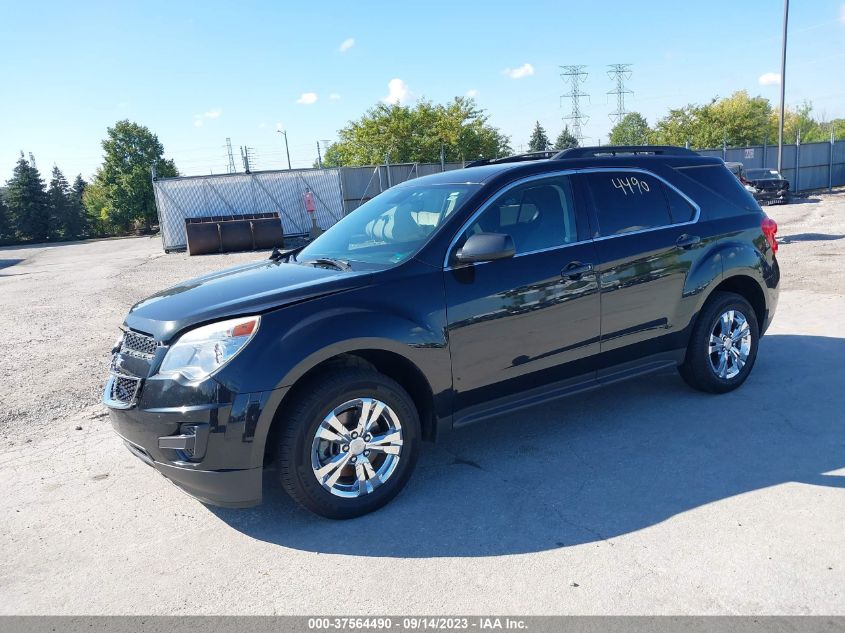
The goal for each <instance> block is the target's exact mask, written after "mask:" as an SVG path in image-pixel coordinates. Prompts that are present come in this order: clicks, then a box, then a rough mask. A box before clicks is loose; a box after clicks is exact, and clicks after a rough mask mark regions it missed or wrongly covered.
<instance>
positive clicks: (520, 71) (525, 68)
mask: <svg viewBox="0 0 845 633" xmlns="http://www.w3.org/2000/svg"><path fill="white" fill-rule="evenodd" d="M502 74H503V75H507V76H508V77H510V78H511V79H522V78H523V77H530V76H531V75H533V74H534V66H532V65H531V64H529V63H525V64H523V65H522V66H520V67H519V68H505V69H504V70H503V71H502Z"/></svg>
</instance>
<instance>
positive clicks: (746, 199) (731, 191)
mask: <svg viewBox="0 0 845 633" xmlns="http://www.w3.org/2000/svg"><path fill="white" fill-rule="evenodd" d="M678 171H680V172H681V173H682V174H683V175H684V176H688V177H689V178H692V179H693V180H695V181H696V182H697V183H698V184H700V185H703V186H704V187H707V188H708V189H709V190H710V191H712V192H713V193H715V194H717V195H718V196H720V197H722V198H724V199H725V200H727V201H728V202H730V203H732V204H734V205H736V206H738V207H741V208H743V209H749V210H752V211H756V210H758V209H759V207H758V206H757V202H755V200H754V196H752V195H751V194H750V193H749V192H748V190H747V189H746V188H745V187H744V186H743V184H742V183H741V182H740V181H739V180H737V178H736V176H734V175H733V174H732V173H731V172H730V171H728V168H727V167H725V166H724V165H707V166H704V167H682V168H680V169H678Z"/></svg>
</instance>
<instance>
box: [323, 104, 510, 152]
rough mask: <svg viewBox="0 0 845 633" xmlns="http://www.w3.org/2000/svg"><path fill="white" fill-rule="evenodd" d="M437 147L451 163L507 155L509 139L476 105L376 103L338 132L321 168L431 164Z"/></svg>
mask: <svg viewBox="0 0 845 633" xmlns="http://www.w3.org/2000/svg"><path fill="white" fill-rule="evenodd" d="M441 146H442V148H443V152H444V155H445V158H446V160H447V161H449V162H453V161H460V160H475V159H477V158H479V157H481V158H494V157H495V156H501V155H505V154H508V153H510V145H509V142H508V138H507V137H506V136H504V135H503V134H501V132H499V130H498V129H497V128H495V127H493V126H491V125H489V123H488V117H487V116H486V115H485V114H484V111H483V110H481V109H479V108H478V107H477V106H476V105H475V101H474V100H472V99H468V98H464V97H456V98H455V99H453V100H452V101H451V102H449V103H446V104H434V103H432V102H430V101H425V100H421V101H418V102H417V103H416V104H415V105H414V106H407V105H405V106H403V105H399V104H385V103H379V104H377V105H376V106H374V107H373V108H371V109H370V110H368V111H367V112H366V113H365V114H364V115H363V116H362V117H361V118H360V119H358V120H355V121H350V122H349V123H348V124H347V126H346V127H344V128H343V129H341V130H340V131H339V132H338V141H337V142H336V143H334V144H332V145H331V146H329V148H328V149H327V150H326V152H325V156H324V157H323V165H325V166H326V167H339V166H355V165H377V164H381V163H383V162H384V161H385V159H386V158H387V159H389V160H390V162H392V163H410V162H421V163H434V162H437V161H439V160H440V150H441Z"/></svg>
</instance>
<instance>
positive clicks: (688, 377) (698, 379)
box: [678, 292, 760, 393]
mask: <svg viewBox="0 0 845 633" xmlns="http://www.w3.org/2000/svg"><path fill="white" fill-rule="evenodd" d="M759 332H760V330H759V326H758V324H757V316H756V314H755V312H754V309H753V308H752V307H751V304H749V303H748V301H746V300H745V299H744V298H743V297H742V296H740V295H738V294H735V293H733V292H717V293H714V294H713V296H712V297H711V298H710V299H709V300H708V301H707V303H706V304H705V305H704V308H703V309H702V310H701V313H700V314H699V315H698V319H697V320H696V322H695V326H694V327H693V331H692V335H691V337H690V341H689V346H688V347H687V355H686V359H685V360H684V363H683V364H682V365H681V366H680V367H679V368H678V371H679V372H680V374H681V376H682V377H683V379H684V380H685V381H686V382H687V384H689V385H690V386H691V387H694V388H695V389H699V390H700V391H706V392H709V393H725V392H727V391H732V390H734V389H736V388H737V387H739V386H740V385H741V384H742V383H743V382H745V380H746V378H748V374H750V373H751V369H752V367H753V366H754V361H755V360H756V358H757V344H758V342H759V339H760V333H759Z"/></svg>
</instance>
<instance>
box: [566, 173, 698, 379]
mask: <svg viewBox="0 0 845 633" xmlns="http://www.w3.org/2000/svg"><path fill="white" fill-rule="evenodd" d="M581 178H582V181H581V182H582V183H583V184H584V185H586V186H585V189H586V190H587V197H588V199H589V200H590V202H591V204H590V219H591V228H592V231H593V239H594V243H595V246H596V256H597V259H598V267H597V268H598V274H599V287H600V292H601V352H602V364H603V365H605V366H608V365H616V364H619V363H623V362H627V361H635V360H637V359H639V358H641V357H644V356H650V355H652V354H657V353H660V352H665V351H670V350H672V349H676V348H678V347H682V346H683V340H684V338H683V335H682V334H681V332H680V330H682V329H683V328H684V327H685V326H686V325H687V323H686V322H684V321H685V319H684V316H683V314H682V313H683V312H684V310H683V309H682V301H681V300H682V296H683V291H684V282H685V280H686V277H687V273H688V272H689V269H690V266H691V263H692V261H693V259H694V258H695V256H696V251H697V250H698V246H699V244H698V241H699V236H698V235H697V234H696V228H697V227H696V224H695V221H696V220H697V216H698V212H697V207H695V206H694V205H693V204H692V202H691V200H689V199H688V198H686V197H685V196H684V195H683V194H681V193H680V192H679V191H678V190H676V189H675V188H674V187H672V186H671V185H668V184H667V183H665V182H664V181H663V180H661V179H660V178H658V177H657V176H655V175H653V174H651V173H649V172H645V171H638V170H626V169H619V170H594V171H589V172H586V173H584V174H582V176H581Z"/></svg>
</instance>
